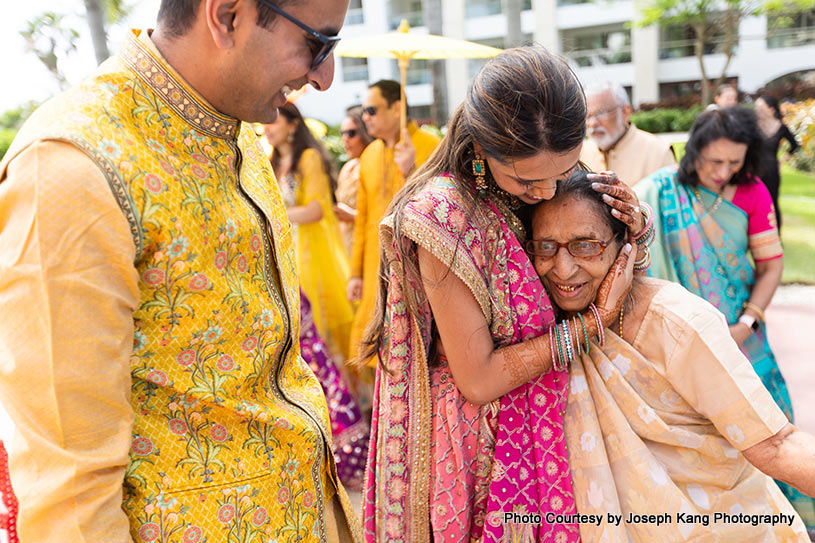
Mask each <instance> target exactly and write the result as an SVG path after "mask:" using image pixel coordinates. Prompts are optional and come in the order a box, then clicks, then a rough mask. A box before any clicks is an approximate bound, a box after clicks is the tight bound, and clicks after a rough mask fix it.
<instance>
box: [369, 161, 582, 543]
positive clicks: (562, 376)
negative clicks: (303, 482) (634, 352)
mask: <svg viewBox="0 0 815 543" xmlns="http://www.w3.org/2000/svg"><path fill="white" fill-rule="evenodd" d="M508 213H511V212H510V211H509V210H507V209H505V208H504V207H503V206H502V205H501V204H499V203H497V202H493V201H487V203H486V205H481V206H480V209H478V210H477V212H476V216H475V217H470V216H468V215H467V211H466V208H465V206H464V203H463V202H462V200H461V196H460V194H459V193H458V191H457V190H456V188H455V187H454V185H453V184H452V183H451V181H450V179H449V178H444V177H441V178H438V179H437V180H436V181H435V182H434V184H432V185H430V186H429V187H428V188H426V189H424V190H423V191H422V192H421V193H419V194H418V195H416V196H415V197H414V198H413V200H412V201H411V202H410V203H409V204H408V205H407V206H406V208H405V216H404V222H403V234H404V237H405V239H403V240H401V243H403V244H405V245H403V247H407V248H408V249H409V250H411V251H415V246H416V244H419V245H421V246H422V247H423V248H425V249H427V250H429V251H430V252H431V253H433V254H434V255H435V256H436V257H438V258H439V259H440V260H441V261H442V262H445V263H448V264H449V265H450V267H451V269H452V271H453V272H454V273H455V274H456V275H457V276H458V277H459V278H461V279H462V280H463V281H464V282H465V283H466V284H467V286H468V287H469V288H470V290H471V291H472V293H473V294H474V296H475V298H476V300H477V301H478V303H479V305H480V306H481V309H482V311H483V313H484V315H485V316H486V318H487V322H488V323H489V326H490V331H491V333H492V336H493V339H494V341H495V344H496V346H504V345H510V344H514V343H518V342H520V341H522V340H525V339H529V338H532V337H535V336H537V335H540V334H541V333H543V332H544V331H545V330H546V329H547V328H548V326H549V325H550V324H551V322H552V320H553V318H554V315H553V312H552V306H551V304H550V302H549V299H548V297H547V296H546V293H545V291H544V288H543V285H542V284H541V282H540V280H539V279H538V276H537V274H536V273H535V270H534V269H533V267H532V264H531V262H530V261H529V258H528V257H527V255H526V254H525V253H524V251H523V249H522V248H521V244H520V242H519V241H518V238H517V237H516V233H514V232H513V230H512V229H511V227H510V225H509V224H508V222H507V221H506V220H505V218H504V217H505V216H507V214H508ZM518 235H520V233H518ZM398 241H399V240H394V239H393V236H392V230H391V228H390V227H389V224H388V219H386V221H385V223H384V224H383V230H382V246H383V247H384V248H385V250H386V254H387V256H388V260H389V262H390V265H389V269H388V270H387V271H388V276H389V279H390V284H389V288H388V298H387V307H388V320H387V322H386V325H385V326H386V330H385V332H386V334H387V339H386V346H385V347H384V348H383V349H382V352H381V357H382V360H383V362H384V364H385V365H386V366H387V367H388V368H389V369H390V373H386V372H383V371H382V370H381V368H380V369H378V370H377V379H376V389H375V398H374V411H373V422H372V426H373V428H372V434H371V445H370V450H369V454H368V470H367V475H366V484H365V495H364V503H363V521H364V527H365V538H366V541H368V542H373V541H380V542H381V541H388V542H394V543H395V542H404V543H407V542H410V543H428V542H429V541H430V540H431V532H432V537H433V541H435V542H441V541H443V542H445V543H446V542H469V541H484V542H502V541H511V542H543V541H553V542H558V543H565V542H567V541H577V540H578V539H579V534H578V528H577V525H576V524H573V523H565V524H561V523H559V522H558V520H557V519H555V520H554V521H553V522H549V520H547V517H546V513H555V514H558V515H569V514H572V513H575V505H574V496H573V491H572V482H571V476H570V472H569V465H568V456H567V452H566V446H565V441H564V435H563V412H564V409H565V406H566V394H567V390H568V373H567V372H550V373H547V374H544V375H542V376H540V377H538V378H537V379H534V380H532V381H530V382H529V383H527V384H525V385H523V386H521V387H519V388H517V389H515V390H514V391H512V392H510V393H509V394H506V395H505V396H504V397H502V398H501V399H500V400H496V401H494V402H492V404H489V405H485V406H482V407H478V406H475V405H473V404H471V403H469V402H467V401H466V400H465V399H464V398H463V397H462V396H461V393H460V392H459V390H458V388H456V386H455V383H454V382H453V378H452V375H451V374H450V371H449V369H448V367H447V364H446V361H445V360H444V359H443V358H441V359H440V360H438V361H435V362H433V363H431V364H429V363H428V362H429V361H428V360H427V353H428V345H429V341H430V329H429V326H426V327H424V328H422V327H420V324H419V321H418V320H417V319H415V318H413V316H412V315H411V314H410V313H408V312H407V311H406V306H405V301H404V292H405V290H406V289H417V288H421V285H418V284H412V283H408V284H404V283H403V282H402V281H401V279H400V277H401V273H400V272H401V268H402V263H401V262H400V261H399V259H398V258H397V257H396V253H395V251H394V250H393V249H394V243H396V242H398ZM413 254H415V252H414V253H413ZM420 311H422V312H423V314H424V315H425V316H429V312H430V308H429V306H427V304H425V305H424V306H423V307H421V308H420ZM425 322H428V323H429V322H430V319H429V318H428V319H425ZM512 512H515V513H521V514H523V513H537V514H540V515H542V519H541V523H540V524H534V523H532V524H523V523H513V522H507V523H505V520H506V519H505V518H504V514H505V513H512ZM549 519H550V520H551V517H549Z"/></svg>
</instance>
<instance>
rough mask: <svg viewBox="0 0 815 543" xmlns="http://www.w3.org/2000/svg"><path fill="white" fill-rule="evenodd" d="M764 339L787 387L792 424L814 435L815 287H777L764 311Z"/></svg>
mask: <svg viewBox="0 0 815 543" xmlns="http://www.w3.org/2000/svg"><path fill="white" fill-rule="evenodd" d="M767 335H768V337H769V338H770V346H771V347H772V349H773V352H774V353H775V357H776V359H777V360H778V366H779V367H780V368H781V373H782V374H783V375H784V379H786V381H787V386H788V387H789V391H790V397H791V398H792V408H793V411H794V412H795V424H796V426H798V427H799V428H801V429H802V430H806V431H807V432H810V433H812V434H815V394H813V392H815V287H812V286H785V287H780V288H779V289H778V291H776V294H775V297H774V298H773V303H772V304H771V305H770V307H769V308H768V309H767Z"/></svg>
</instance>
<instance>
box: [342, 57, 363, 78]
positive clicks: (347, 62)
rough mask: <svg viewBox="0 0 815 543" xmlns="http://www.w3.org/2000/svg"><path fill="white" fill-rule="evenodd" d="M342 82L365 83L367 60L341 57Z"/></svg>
mask: <svg viewBox="0 0 815 543" xmlns="http://www.w3.org/2000/svg"><path fill="white" fill-rule="evenodd" d="M341 62H342V80H343V81H346V82H347V81H367V80H368V59H367V58H354V57H342V61H341Z"/></svg>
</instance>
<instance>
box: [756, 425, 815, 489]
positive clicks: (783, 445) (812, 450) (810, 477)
mask: <svg viewBox="0 0 815 543" xmlns="http://www.w3.org/2000/svg"><path fill="white" fill-rule="evenodd" d="M744 457H745V458H746V459H747V460H748V461H749V462H750V463H751V464H753V465H754V466H755V467H757V468H758V469H760V470H761V471H763V472H764V473H766V474H767V475H769V476H770V477H772V478H773V479H778V480H779V481H783V482H785V483H787V484H788V485H791V486H794V487H795V488H797V489H798V490H800V491H801V492H803V493H804V494H806V495H807V496H813V497H815V436H812V435H811V434H808V433H806V432H802V431H801V430H799V429H798V428H796V427H795V426H793V425H792V424H787V425H786V426H784V427H783V428H782V429H781V430H780V431H779V432H778V433H777V434H775V435H774V436H772V437H769V438H767V439H765V440H764V441H762V442H760V443H757V444H755V445H753V446H752V447H750V448H749V449H746V450H745V451H744Z"/></svg>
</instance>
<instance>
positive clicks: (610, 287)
mask: <svg viewBox="0 0 815 543" xmlns="http://www.w3.org/2000/svg"><path fill="white" fill-rule="evenodd" d="M632 250H633V245H632V243H631V242H630V241H629V242H628V243H626V244H625V245H623V247H622V248H621V249H620V254H619V255H617V258H616V259H615V260H614V263H613V264H612V265H611V268H609V270H608V273H607V274H606V277H605V279H603V282H602V283H600V288H598V289H597V297H596V299H595V301H594V304H595V305H596V306H597V309H598V311H600V319H601V320H602V321H603V325H604V326H608V325H610V324H611V323H612V322H614V319H616V318H617V313H618V312H619V311H620V307H621V306H622V304H623V301H624V300H625V297H626V296H628V292H629V291H630V290H631V284H632V282H633V281H634V260H635V259H634V257H633V255H632V254H631V253H632Z"/></svg>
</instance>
